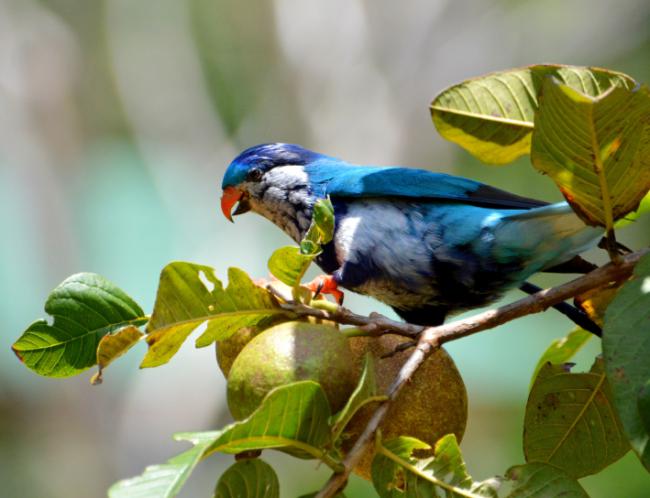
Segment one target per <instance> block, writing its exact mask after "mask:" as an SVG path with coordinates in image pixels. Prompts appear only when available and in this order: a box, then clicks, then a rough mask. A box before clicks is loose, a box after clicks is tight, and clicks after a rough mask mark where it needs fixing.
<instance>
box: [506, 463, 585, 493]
mask: <svg viewBox="0 0 650 498" xmlns="http://www.w3.org/2000/svg"><path fill="white" fill-rule="evenodd" d="M506 477H507V478H508V479H509V480H511V481H513V489H512V491H511V492H510V494H509V495H508V497H507V498H550V497H556V496H561V497H562V498H589V495H588V494H587V493H586V492H585V490H584V489H582V486H580V484H578V481H576V480H575V479H573V478H571V477H570V476H569V475H567V474H566V473H565V472H563V471H562V470H560V469H558V468H557V467H553V466H552V465H549V464H546V463H528V464H526V465H517V466H515V467H511V468H510V469H508V471H507V472H506Z"/></svg>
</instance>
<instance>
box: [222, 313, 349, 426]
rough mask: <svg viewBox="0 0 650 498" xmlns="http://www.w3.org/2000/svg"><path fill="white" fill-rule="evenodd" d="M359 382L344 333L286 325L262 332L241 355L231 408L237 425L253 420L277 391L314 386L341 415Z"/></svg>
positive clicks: (231, 383) (232, 375)
mask: <svg viewBox="0 0 650 498" xmlns="http://www.w3.org/2000/svg"><path fill="white" fill-rule="evenodd" d="M357 377H358V368H357V363H356V362H355V359H354V356H353V354H352V350H351V349H350V344H349V342H348V339H347V338H346V337H345V335H343V334H342V333H341V332H340V331H339V330H338V329H336V328H334V327H331V326H327V325H318V324H313V323H305V322H286V323H282V324H279V325H276V326H274V327H271V328H270V329H267V330H265V331H263V332H261V333H260V334H259V335H257V336H255V337H254V338H253V339H251V340H250V342H248V343H247V344H246V345H245V346H244V348H243V349H242V350H241V352H240V353H239V354H238V355H237V357H236V358H235V360H234V362H233V363H232V367H231V368H230V371H229V374H228V407H229V408H230V413H231V414H232V416H233V417H234V418H235V420H241V419H244V418H246V417H248V416H249V415H250V414H251V413H252V412H253V411H255V409H256V408H257V407H258V406H259V405H260V403H261V402H262V400H263V399H264V397H265V396H266V394H267V393H268V392H269V391H270V390H271V389H273V388H274V387H278V386H282V385H285V384H289V383H291V382H297V381H300V380H313V381H316V382H318V383H319V384H320V385H321V387H322V388H323V390H324V391H325V394H326V395H327V398H328V400H329V402H330V406H331V409H332V413H334V412H336V411H338V410H340V409H341V408H342V407H343V406H344V405H345V403H346V402H347V400H348V398H349V396H350V394H351V393H352V391H353V390H354V388H355V385H356V379H357Z"/></svg>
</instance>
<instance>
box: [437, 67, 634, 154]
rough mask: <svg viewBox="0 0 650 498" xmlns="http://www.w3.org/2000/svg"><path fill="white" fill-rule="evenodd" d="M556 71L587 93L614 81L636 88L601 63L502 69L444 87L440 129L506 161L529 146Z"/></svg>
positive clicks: (439, 109)
mask: <svg viewBox="0 0 650 498" xmlns="http://www.w3.org/2000/svg"><path fill="white" fill-rule="evenodd" d="M549 76H552V77H554V78H557V79H558V80H559V81H561V82H563V83H564V84H566V85H568V86H569V87H571V88H574V89H576V90H578V91H580V92H582V93H584V94H586V95H591V96H597V95H600V94H601V93H603V92H605V91H606V90H608V89H609V88H610V87H611V86H613V85H619V86H622V87H625V88H632V87H633V86H634V85H635V82H634V80H633V79H632V78H630V77H629V76H627V75H625V74H623V73H617V72H615V71H608V70H605V69H600V68H592V67H579V66H562V65H555V64H542V65H535V66H528V67H522V68H517V69H510V70H507V71H499V72H495V73H491V74H487V75H484V76H480V77H478V78H472V79H469V80H466V81H464V82H462V83H459V84H457V85H454V86H451V87H450V88H447V89H446V90H444V91H442V92H441V93H440V94H439V95H438V96H437V97H436V98H435V99H434V101H433V102H432V103H431V116H432V118H433V122H434V124H435V126H436V128H437V129H438V132H439V133H440V134H441V135H442V136H443V137H444V138H446V139H447V140H451V141H452V142H455V143H457V144H458V145H460V146H461V147H464V148H465V149H467V150H468V151H469V152H470V153H472V154H473V155H474V156H476V157H477V158H478V159H480V160H481V161H484V162H487V163H493V164H506V163H509V162H511V161H514V160H515V159H516V158H517V157H519V156H521V155H523V154H527V153H528V152H529V151H530V142H531V132H532V130H533V128H534V117H535V112H536V111H537V108H538V95H539V93H540V90H541V87H542V84H543V82H544V81H545V80H546V79H547V78H548V77H549Z"/></svg>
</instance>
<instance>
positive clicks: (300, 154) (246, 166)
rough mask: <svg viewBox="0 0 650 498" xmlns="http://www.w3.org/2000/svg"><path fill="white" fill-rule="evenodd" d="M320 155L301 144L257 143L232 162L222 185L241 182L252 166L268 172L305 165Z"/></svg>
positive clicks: (223, 186)
mask: <svg viewBox="0 0 650 498" xmlns="http://www.w3.org/2000/svg"><path fill="white" fill-rule="evenodd" d="M319 156H320V155H319V154H317V153H316V152H312V151H310V150H307V149H304V148H303V147H300V145H294V144H284V143H272V144H261V145H256V146H254V147H251V148H249V149H246V150H245V151H244V152H242V153H241V154H239V155H238V156H237V157H236V158H235V159H234V160H233V161H232V162H231V163H230V166H228V169H227V170H226V174H225V175H224V177H223V182H222V185H221V186H222V188H226V187H229V186H233V185H238V184H240V183H241V182H243V181H244V180H245V179H246V174H247V173H248V172H249V171H250V170H251V169H252V168H257V169H259V170H261V171H262V172H266V171H268V170H270V169H272V168H275V167H276V166H283V165H286V164H297V165H304V164H307V163H309V162H311V161H314V160H315V159H317V158H318V157H319Z"/></svg>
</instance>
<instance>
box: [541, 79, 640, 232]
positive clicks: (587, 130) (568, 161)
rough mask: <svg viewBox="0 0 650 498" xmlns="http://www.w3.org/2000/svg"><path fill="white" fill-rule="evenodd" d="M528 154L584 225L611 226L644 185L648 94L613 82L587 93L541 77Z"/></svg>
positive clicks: (636, 203)
mask: <svg viewBox="0 0 650 498" xmlns="http://www.w3.org/2000/svg"><path fill="white" fill-rule="evenodd" d="M531 160H532V162H533V165H534V166H535V167H536V168H537V169H538V170H540V171H542V172H543V173H546V174H548V175H549V176H550V177H551V178H552V179H553V181H554V182H555V183H556V184H557V185H558V187H559V188H560V190H561V191H562V193H563V194H564V196H565V197H566V199H567V201H569V203H570V204H571V206H572V207H573V209H574V210H575V211H576V212H577V213H578V215H579V216H580V217H581V218H582V219H583V221H585V223H588V224H590V225H600V226H604V227H607V229H611V228H612V227H613V226H614V221H616V220H618V219H620V218H622V217H624V216H625V215H626V214H628V213H629V212H631V211H634V210H635V209H636V208H637V207H638V206H639V202H640V201H641V199H643V197H644V196H645V195H646V193H647V192H648V190H649V189H650V94H649V92H648V89H647V88H646V87H637V88H635V89H633V90H629V89H627V88H624V87H623V86H614V87H612V88H610V89H609V90H608V91H607V92H605V93H603V94H601V95H599V96H597V97H592V96H590V95H586V94H584V93H581V92H579V91H577V90H575V89H573V88H571V87H570V86H568V85H565V84H564V83H562V82H560V81H559V80H557V79H551V78H549V79H547V80H546V81H545V82H544V85H543V89H542V96H541V99H540V107H539V112H538V113H537V116H536V118H535V131H534V132H533V140H532V150H531Z"/></svg>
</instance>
